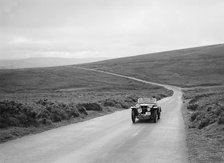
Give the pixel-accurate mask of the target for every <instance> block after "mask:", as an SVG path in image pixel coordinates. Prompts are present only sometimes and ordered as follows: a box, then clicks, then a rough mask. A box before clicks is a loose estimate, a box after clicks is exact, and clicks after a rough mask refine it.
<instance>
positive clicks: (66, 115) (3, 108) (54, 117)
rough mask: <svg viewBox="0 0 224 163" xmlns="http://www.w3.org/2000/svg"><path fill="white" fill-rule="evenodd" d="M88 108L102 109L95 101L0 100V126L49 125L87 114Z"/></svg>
mask: <svg viewBox="0 0 224 163" xmlns="http://www.w3.org/2000/svg"><path fill="white" fill-rule="evenodd" d="M85 107H86V108H87V109H88V110H97V111H102V107H101V106H100V105H99V104H96V103H90V104H89V103H88V104H79V105H76V104H73V103H70V104H64V103H57V102H51V101H48V100H47V99H44V100H42V99H40V100H39V101H37V102H35V103H31V104H29V105H28V104H22V103H18V102H15V101H0V113H1V114H0V128H7V127H13V126H14V127H30V126H34V127H37V126H39V125H49V124H51V123H52V122H58V121H62V120H68V119H71V118H73V117H79V116H80V115H81V114H84V115H87V114H88V113H87V111H86V110H87V109H86V108H85Z"/></svg>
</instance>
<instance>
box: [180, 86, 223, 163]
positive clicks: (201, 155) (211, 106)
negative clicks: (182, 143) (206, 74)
mask: <svg viewBox="0 0 224 163" xmlns="http://www.w3.org/2000/svg"><path fill="white" fill-rule="evenodd" d="M184 101H185V105H184V110H183V111H184V112H183V113H184V118H185V122H186V128H187V145H188V148H189V159H190V161H191V162H224V87H210V88H209V87H208V88H197V89H186V90H184Z"/></svg>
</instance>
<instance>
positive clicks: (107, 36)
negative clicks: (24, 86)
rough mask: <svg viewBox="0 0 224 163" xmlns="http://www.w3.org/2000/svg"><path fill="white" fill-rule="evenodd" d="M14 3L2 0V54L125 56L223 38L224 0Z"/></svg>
mask: <svg viewBox="0 0 224 163" xmlns="http://www.w3.org/2000/svg"><path fill="white" fill-rule="evenodd" d="M14 2H15V1H10V0H0V35H1V38H0V58H3V57H7V56H8V55H9V54H10V55H16V56H17V57H25V56H27V55H29V56H36V55H38V54H39V55H41V56H45V55H46V56H49V55H51V56H54V55H55V56H65V57H66V56H71V57H80V56H85V57H88V56H89V57H98V56H102V55H105V56H110V57H122V56H128V55H137V54H142V53H149V52H155V51H163V50H170V49H179V48H185V47H191V46H200V45H206V44H216V43H222V42H224V31H223V28H224V19H223V17H224V10H223V8H224V1H222V0H214V1H210V0H197V1H195V0H183V1H180V0H169V1H163V0H141V1H137V0H114V1H110V0H95V1H92V0H76V1H74V0H64V1H60V0H48V1H46V0H38V1H30V0H20V1H16V3H14ZM28 53H29V54H28ZM12 57H13V56H12Z"/></svg>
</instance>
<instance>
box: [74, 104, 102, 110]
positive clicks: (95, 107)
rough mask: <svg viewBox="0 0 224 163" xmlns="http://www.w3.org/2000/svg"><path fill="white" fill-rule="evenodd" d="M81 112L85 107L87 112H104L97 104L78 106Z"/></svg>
mask: <svg viewBox="0 0 224 163" xmlns="http://www.w3.org/2000/svg"><path fill="white" fill-rule="evenodd" d="M78 107H79V110H80V108H81V107H84V108H85V109H86V110H93V111H103V108H102V107H101V106H100V105H99V104H97V103H83V104H79V105H78Z"/></svg>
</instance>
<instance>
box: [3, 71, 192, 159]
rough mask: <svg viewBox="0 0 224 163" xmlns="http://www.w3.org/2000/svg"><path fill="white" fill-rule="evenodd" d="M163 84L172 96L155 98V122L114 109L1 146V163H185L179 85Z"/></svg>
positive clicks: (129, 112) (129, 111)
mask: <svg viewBox="0 0 224 163" xmlns="http://www.w3.org/2000/svg"><path fill="white" fill-rule="evenodd" d="M82 69H83V68H82ZM85 70H90V69H85ZM91 71H98V72H101V73H107V72H103V71H99V70H91ZM108 74H111V75H116V76H120V77H125V78H129V79H131V80H137V81H139V82H144V83H149V84H156V83H151V82H147V81H143V80H140V79H136V78H132V77H128V76H123V75H118V74H113V73H108ZM156 85H161V84H156ZM165 87H166V88H168V89H172V90H173V91H174V94H173V96H172V97H168V98H165V99H163V100H160V101H159V105H161V107H162V114H161V119H160V120H159V121H158V123H152V122H143V121H142V122H141V121H139V122H137V123H136V124H132V122H131V110H129V109H128V110H124V111H118V112H115V113H112V114H109V115H105V116H102V117H98V118H95V119H92V120H88V121H85V122H80V123H76V124H71V125H68V126H64V127H60V128H56V129H52V130H49V131H46V132H43V133H40V134H36V135H29V136H25V137H23V138H20V139H16V140H12V141H9V142H6V143H3V144H0V163H14V162H15V163H26V162H27V163H36V162H43V163H51V162H54V163H124V162H127V163H132V162H133V163H137V162H142V163H151V162H152V163H160V162H164V163H175V162H176V163H182V162H188V161H187V148H186V142H185V130H184V121H183V117H182V113H181V106H182V92H181V89H180V88H178V87H174V86H168V85H165Z"/></svg>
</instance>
